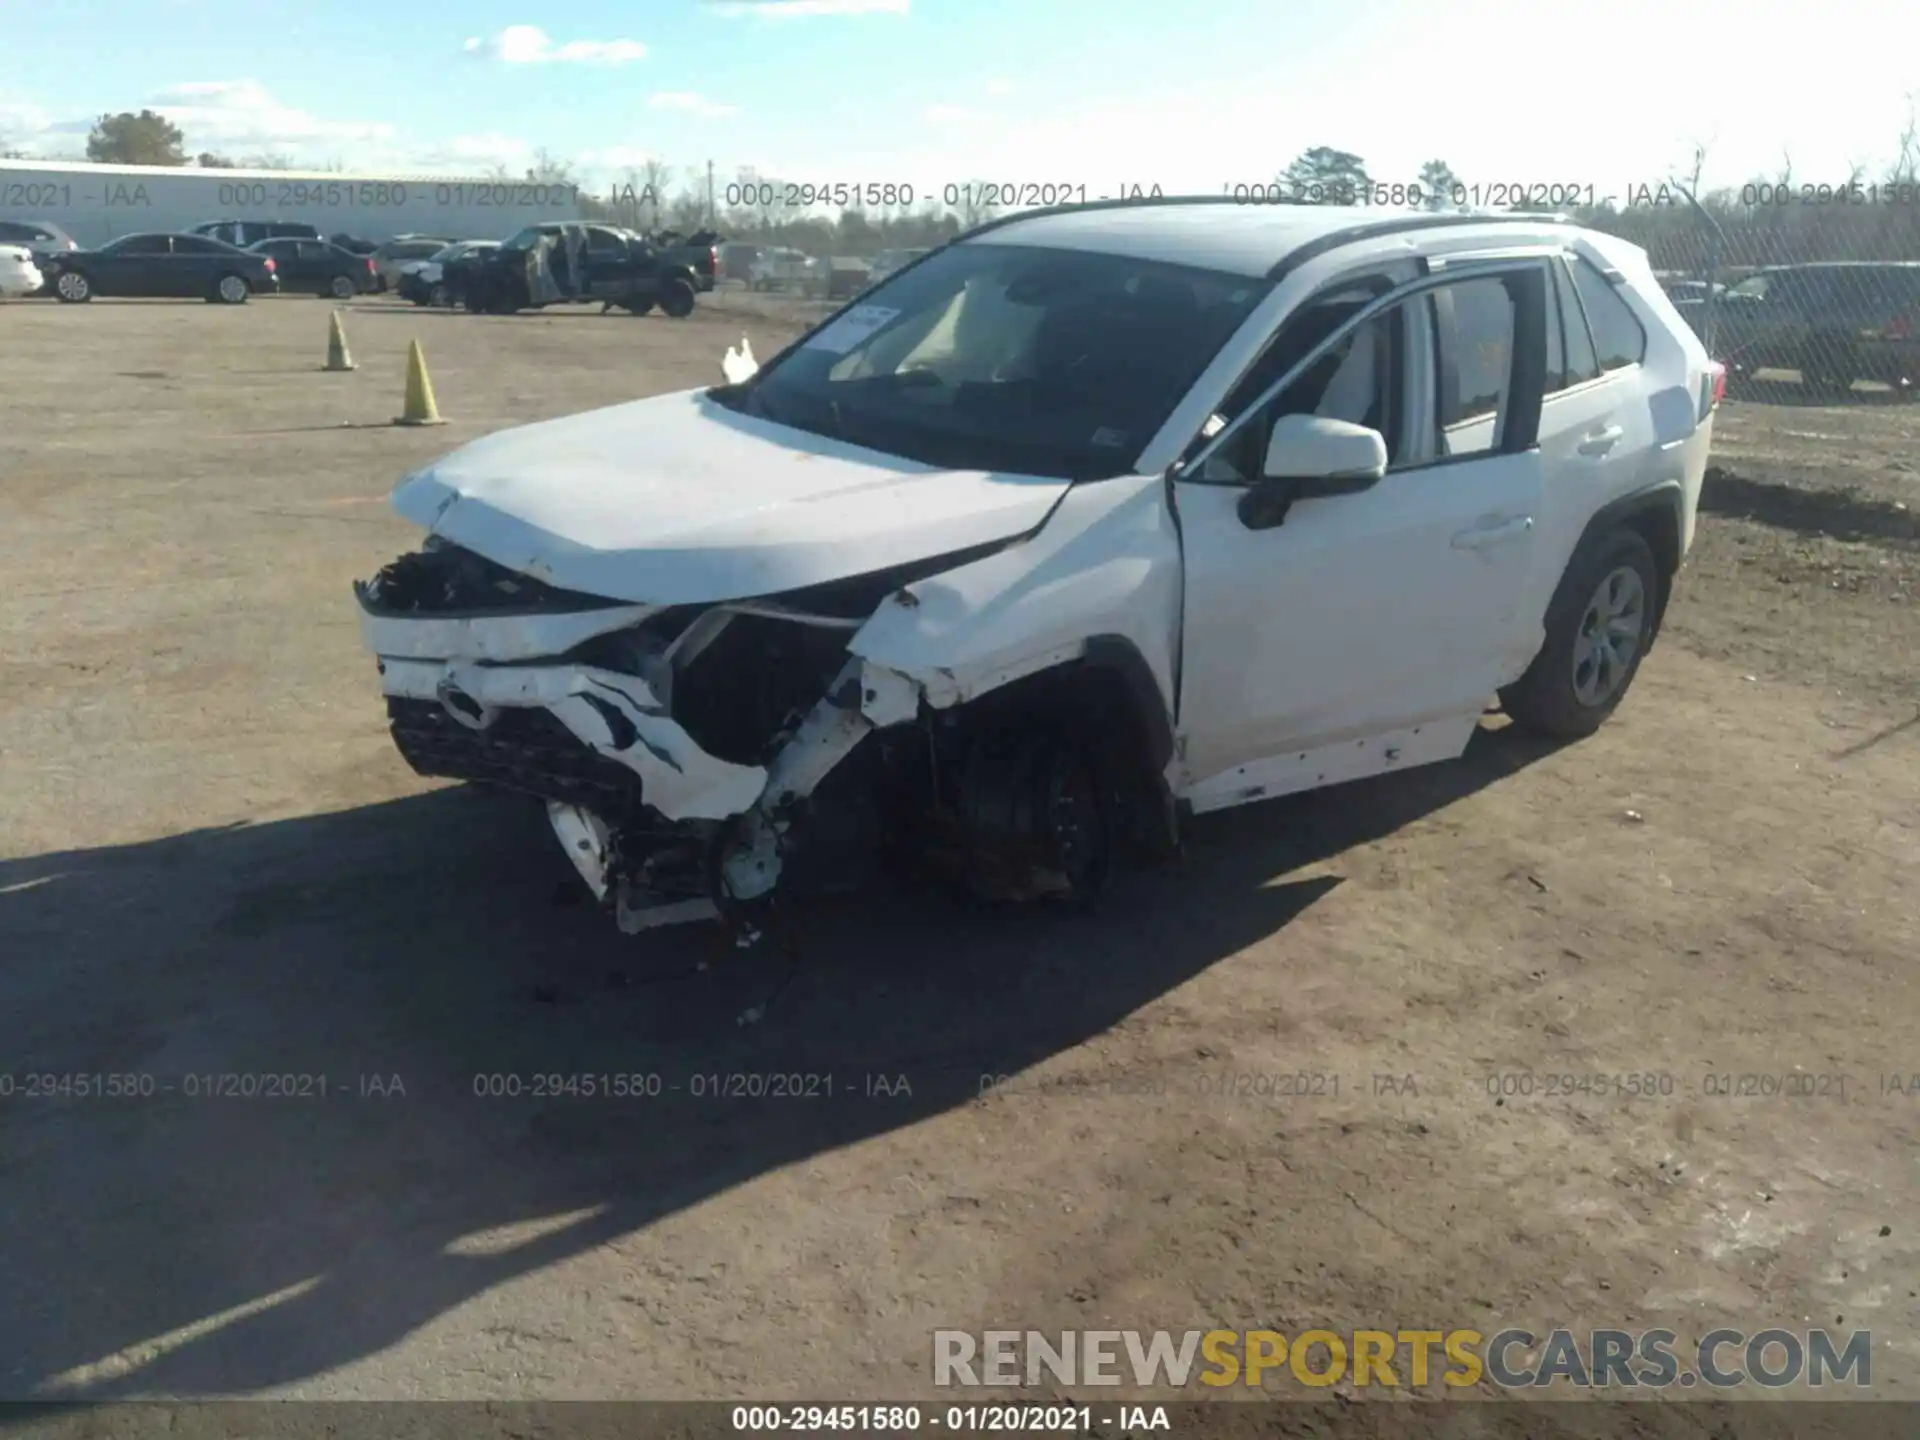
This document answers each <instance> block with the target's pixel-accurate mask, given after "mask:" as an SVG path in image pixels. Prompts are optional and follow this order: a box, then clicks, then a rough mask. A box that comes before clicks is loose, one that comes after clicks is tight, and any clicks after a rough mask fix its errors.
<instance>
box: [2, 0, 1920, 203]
mask: <svg viewBox="0 0 1920 1440" xmlns="http://www.w3.org/2000/svg"><path fill="white" fill-rule="evenodd" d="M57 8H58V13H59V23H58V24H46V25H26V26H18V27H10V33H9V34H8V43H7V45H6V46H5V47H4V49H3V50H0V148H17V149H24V150H27V151H29V152H32V153H47V152H61V151H78V150H79V149H80V148H81V147H82V146H83V144H84V138H85V130H86V127H87V124H88V122H89V121H90V119H91V118H92V117H93V116H94V115H96V114H98V113H99V112H101V111H104V110H121V109H137V108H139V107H141V106H143V105H150V106H153V107H155V108H158V109H162V110H165V111H166V112H167V113H169V114H170V115H172V117H173V118H174V119H175V120H176V121H177V122H178V123H179V124H181V126H182V127H183V128H184V129H185V130H186V132H187V138H188V143H189V145H190V147H192V148H195V149H200V148H206V149H214V150H219V151H221V152H223V153H227V154H247V153H259V152H277V153H282V154H286V155H289V156H291V157H293V158H295V159H296V160H298V161H301V162H311V163H315V164H324V163H328V162H339V163H342V164H344V165H346V166H347V167H348V168H350V169H355V170H358V169H362V168H366V169H396V170H414V171H418V170H440V171H460V172H467V173H477V172H479V171H483V170H485V169H486V168H488V167H490V166H491V165H493V164H495V163H505V164H508V165H511V166H514V167H516V168H520V167H523V166H524V165H525V163H526V162H527V160H528V159H529V158H530V157H531V156H532V155H533V153H534V152H535V151H537V150H539V149H546V150H548V151H550V152H552V153H555V154H557V155H561V156H564V157H567V158H568V159H570V160H572V161H573V162H574V163H575V164H576V165H577V166H579V167H581V168H582V169H583V170H584V171H585V172H586V174H587V176H588V177H589V178H591V179H592V180H594V181H595V182H596V183H605V182H606V181H608V180H610V179H612V178H614V177H616V176H617V175H619V174H621V173H622V172H625V171H627V170H628V169H630V168H631V167H633V166H635V165H637V164H639V163H640V162H641V161H642V160H643V159H645V158H647V157H655V158H657V159H658V160H661V161H664V162H665V163H667V164H668V165H670V166H672V167H674V171H675V176H676V179H680V178H683V177H684V176H685V175H688V174H691V173H692V172H693V171H694V170H695V169H699V170H704V167H705V164H706V162H707V161H709V160H711V161H713V162H714V163H715V165H716V168H717V170H718V172H719V174H720V175H721V176H722V177H723V179H724V178H730V177H732V176H735V175H737V174H739V173H740V172H741V171H743V170H746V169H751V170H754V171H756V172H758V173H759V174H761V175H766V176H774V177H778V178H781V179H789V180H810V181H816V182H835V181H847V182H869V181H871V182H882V183H885V182H893V183H906V184H912V185H914V186H915V187H916V189H918V190H920V191H922V192H925V191H928V190H930V189H933V188H935V187H938V186H940V185H942V184H945V183H947V182H960V181H966V180H975V179H995V180H1005V181H1022V182H1027V181H1053V182H1056V183H1059V184H1065V185H1073V186H1082V185H1084V186H1086V187H1088V190H1089V193H1090V194H1092V193H1103V192H1104V193H1111V192H1112V191H1113V190H1115V189H1116V188H1117V187H1119V186H1121V185H1129V184H1138V185H1142V186H1147V185H1152V184H1159V185H1161V186H1163V187H1164V188H1165V189H1167V190H1169V191H1174V190H1186V191H1193V190H1208V191H1213V190H1218V189H1220V188H1221V187H1222V186H1225V185H1231V184H1235V183H1246V182H1253V181H1260V180H1264V179H1267V178H1270V177H1271V176H1272V175H1273V174H1274V172H1276V171H1277V170H1278V169H1280V168H1281V167H1282V166H1284V165H1285V164H1286V162H1287V161H1288V160H1289V159H1290V158H1292V156H1293V155H1295V154H1296V153H1298V152H1299V151H1300V150H1301V149H1303V148H1305V147H1307V146H1309V145H1315V144H1326V145H1334V146H1338V147H1340V148H1343V149H1348V150H1353V151H1356V152H1358V153H1360V154H1361V155H1362V156H1363V157H1364V158H1365V159H1366V160H1367V162H1368V164H1369V167H1370V169H1371V170H1372V172H1373V174H1374V176H1375V178H1376V179H1401V178H1411V177H1412V175H1413V173H1414V172H1415V171H1416V170H1417V168H1418V166H1419V164H1420V162H1421V161H1423V160H1425V159H1428V158H1430V157H1433V156H1439V157H1440V158H1443V159H1445V160H1447V161H1448V162H1450V163H1451V164H1452V165H1453V167H1454V168H1455V170H1456V171H1458V172H1459V173H1460V174H1461V175H1462V176H1463V177H1465V178H1466V179H1468V180H1477V181H1482V182H1499V181H1505V182H1518V183H1528V184H1531V183H1537V182H1561V183H1573V184H1582V185H1584V184H1592V185H1594V186H1595V187H1596V192H1597V193H1598V194H1601V195H1605V194H1608V193H1618V192H1621V191H1623V190H1624V189H1625V188H1626V187H1628V186H1630V185H1633V184H1636V183H1639V182H1642V181H1646V180H1657V179H1658V178H1660V177H1661V176H1662V175H1666V174H1671V173H1674V172H1675V171H1676V170H1679V169H1683V168H1684V167H1685V166H1686V165H1687V164H1688V163H1689V162H1690V158H1691V155H1692V151H1693V147H1694V145H1695V144H1696V143H1698V144H1703V145H1705V146H1706V148H1707V179H1708V181H1709V182H1710V183H1711V182H1713V181H1719V182H1721V183H1736V184H1737V183H1739V182H1740V181H1743V180H1746V179H1750V178H1754V177H1755V176H1757V175H1762V174H1765V175H1772V174H1775V173H1777V172H1778V171H1779V170H1780V169H1781V167H1782V165H1783V164H1784V163H1786V161H1787V159H1788V158H1790V159H1791V163H1792V167H1793V173H1794V175H1795V177H1796V178H1797V179H1823V180H1824V179H1844V178H1846V175H1847V173H1848V171H1849V170H1850V169H1851V168H1852V167H1853V166H1854V165H1856V164H1858V165H1862V166H1865V167H1866V168H1867V170H1868V172H1869V175H1870V177H1872V176H1877V175H1879V174H1880V173H1881V172H1882V171H1883V170H1884V168H1885V166H1886V165H1887V164H1888V163H1889V162H1890V161H1891V160H1892V159H1893V157H1894V154H1895V152H1896V151H1897V149H1898V144H1899V137H1900V133H1901V129H1902V126H1903V124H1904V123H1905V121H1906V118H1907V116H1908V114H1909V113H1910V104H1911V93H1910V92H1911V89H1912V87H1913V86H1914V84H1915V82H1916V79H1920V77H1917V76H1916V75H1915V74H1914V73H1913V72H1912V68H1911V66H1910V64H1908V63H1907V57H1908V56H1909V54H1910V48H1909V47H1907V46H1905V45H1902V44H1894V43H1886V44H1874V43H1865V42H1864V41H1863V37H1872V36H1879V37H1882V38H1888V37H1889V31H1888V28H1887V25H1888V18H1889V16H1890V13H1891V12H1890V11H1889V10H1888V9H1887V7H1886V6H1885V4H1884V3H1883V0H1825V3H1823V4H1822V6H1821V12H1820V13H1821V23H1820V24H1819V26H1818V27H1810V26H1808V25H1807V24H1806V22H1805V20H1804V18H1803V16H1804V12H1803V9H1802V7H1800V6H1798V5H1794V6H1789V5H1787V4H1785V3H1784V0H1780V3H1776V0H1751V3H1748V4H1746V5H1743V6H1742V7H1740V8H1738V9H1737V10H1735V11H1727V12H1721V13H1722V14H1725V15H1727V16H1729V17H1730V18H1728V19H1726V20H1724V21H1721V22H1716V21H1714V20H1713V19H1712V18H1711V16H1710V15H1709V14H1708V13H1707V12H1702V11H1700V10H1698V9H1697V8H1696V9H1695V10H1692V11H1688V10H1686V9H1685V8H1683V7H1674V6H1672V5H1671V4H1670V3H1668V0H1609V3H1607V4H1605V5H1603V6H1602V5H1587V4H1571V5H1569V4H1561V5H1555V4H1553V3H1552V0H1456V3H1454V4H1452V5H1448V6H1433V5H1426V4H1420V3H1417V0H1194V3H1191V4H1186V5H1174V4H1168V3H1166V0H1022V3H1001V0H758V3H756V0H737V3H732V4H726V3H709V0H627V3H623V4H614V3H610V0H572V3H569V4H567V5H564V6H552V7H542V6H528V5H526V4H525V3H523V0H476V3H469V4H466V5H464V6H445V7H434V6H413V5H396V4H392V3H390V0H379V3H376V0H300V3H296V4H288V5H262V4H260V3H259V0H60V4H59V6H58V7H57ZM75 36H86V37H91V39H90V40H89V42H88V43H87V44H85V45H84V46H83V47H82V49H81V51H80V52H78V53H77V54H76V51H75V49H74V46H73V44H72V41H73V37H75Z"/></svg>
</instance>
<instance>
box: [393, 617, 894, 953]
mask: <svg viewBox="0 0 1920 1440" xmlns="http://www.w3.org/2000/svg"><path fill="white" fill-rule="evenodd" d="M360 599H361V611H362V617H361V627H362V634H363V638H364V639H365V641H366V643H367V646H368V648H369V649H370V650H372V651H373V653H374V654H375V656H376V657H377V658H378V662H379V671H380V680H381V689H382V691H383V693H384V694H385V696H386V698H387V702H388V711H389V716H390V721H391V728H392V733H393V737H394V742H395V744H396V745H397V746H398V748H399V750H400V752H401V754H402V755H403V756H404V757H405V758H406V760H407V761H408V763H409V764H411V765H412V766H413V768H414V769H415V770H416V771H418V772H420V773H421V774H424V775H433V776H441V777H447V778H455V779H467V780H478V781H484V782H488V783H492V784H497V785H502V786H505V787H507V788H511V789H516V790H520V791H523V792H525V793H528V794H531V795H535V796H538V797H540V798H541V799H543V800H545V801H546V802H547V813H548V818H549V820H550V822H551V824H552V826H553V829H554V832H555V834H556V836H557V837H558V838H559V840H560V842H561V845H562V847H563V848H564V849H565V851H566V853H567V856H568V858H569V859H570V860H571V861H572V862H573V864H574V866H575V868H576V869H578V870H579V872H580V874H581V877H582V878H583V879H584V880H585V881H586V882H587V884H588V885H589V887H590V888H592V890H593V891H594V893H595V895H596V896H597V897H599V898H600V899H601V900H603V901H609V902H610V903H612V904H613V905H614V908H615V910H616V913H617V915H618V918H619V920H620V924H621V928H622V929H624V930H628V931H636V930H642V929H648V928H651V927H653V926H655V925H662V924H673V923H678V922H682V921H689V920H700V919H707V918H712V917H713V916H714V915H715V914H717V913H718V908H717V907H716V905H715V904H714V903H713V901H712V899H711V898H688V897H687V896H686V895H685V894H684V893H682V894H677V895H674V896H672V897H671V898H669V897H667V896H663V895H658V894H650V893H648V892H647V891H646V888H645V887H644V886H634V885H629V884H628V883H627V877H626V875H625V873H624V870H623V867H622V859H621V857H620V856H619V854H618V853H617V851H618V850H619V848H620V847H619V833H620V832H621V831H622V830H623V829H627V828H629V827H631V828H635V829H640V830H646V831H650V832H655V833H657V832H659V831H660V830H662V829H663V828H665V829H670V830H675V831H685V832H686V833H687V834H688V835H689V836H698V837H700V838H701V839H702V840H703V841H704V840H707V839H714V838H716V837H718V835H719V832H721V831H722V830H723V829H724V830H725V832H726V837H725V840H724V842H723V845H722V848H721V849H720V850H719V851H718V852H717V859H716V865H715V869H714V872H713V873H714V874H715V875H717V876H718V877H719V882H718V883H719V885H720V887H721V888H723V889H724V891H725V893H726V894H727V895H728V897H729V899H732V900H743V901H744V900H752V899H757V898H759V897H760V896H762V895H764V894H766V893H767V892H768V891H770V890H771V889H772V888H773V886H774V884H775V883H776V882H777V880H778V877H779V873H780V868H781V861H780V854H781V849H782V842H783V837H784V833H785V830H786V826H787V823H788V821H787V815H788V809H789V807H790V805H791V804H792V802H794V801H797V800H800V799H804V798H805V797H806V796H808V795H810V794H811V793H812V791H813V789H814V788H815V787H816V786H817V785H818V784H819V783H820V782H821V781H822V780H823V779H825V777H826V775H827V774H828V773H829V772H830V771H831V770H832V769H833V768H834V767H835V766H836V765H837V764H838V763H839V762H840V761H841V760H842V759H844V758H845V756H846V755H847V754H848V753H849V752H850V751H851V750H852V749H853V748H854V746H855V745H856V744H858V742H859V741H860V740H861V739H862V738H864V736H866V735H867V734H868V733H870V732H871V731H873V730H875V729H878V728H883V727H885V726H889V725H896V724H901V723H904V722H906V721H909V720H911V719H913V718H914V717H915V716H916V715H917V714H918V713H919V707H920V701H921V691H920V689H919V687H918V685H917V684H916V683H915V682H914V681H912V680H911V679H909V678H908V677H906V676H905V675H902V674H899V673H898V672H895V671H892V670H888V669H886V668H885V667H881V666H876V665H872V664H869V663H866V662H863V661H861V660H859V659H858V658H857V657H852V656H849V657H847V659H846V662H845V664H844V666H843V668H842V669H841V671H840V673H839V674H838V675H837V676H836V677H835V679H834V681H833V683H832V684H831V685H830V686H829V687H828V689H827V692H826V694H825V695H824V696H823V697H822V698H821V699H820V700H819V701H818V703H817V704H816V705H815V706H814V707H813V709H812V710H811V711H810V712H809V713H807V715H806V716H805V717H804V719H802V721H801V722H800V724H799V725H798V726H797V727H796V728H795V729H794V730H793V732H792V733H791V735H790V736H789V737H788V738H787V739H786V741H785V743H784V744H782V745H780V747H779V748H778V749H777V750H775V751H774V752H773V753H772V756H771V758H770V760H769V762H768V763H767V764H766V765H764V766H763V765H744V764H737V763H734V762H732V761H729V760H726V759H722V758H720V757H718V756H716V755H713V754H711V753H710V752H709V751H707V750H706V749H705V748H703V747H702V746H701V745H700V743H699V742H698V741H697V740H695V739H694V737H693V736H692V735H691V734H689V733H688V731H687V730H686V729H685V727H683V726H682V725H681V724H680V723H679V722H678V721H677V720H675V719H674V718H673V715H672V714H671V713H670V708H669V703H668V701H669V700H670V690H671V686H672V683H673V681H672V674H673V671H672V668H671V658H672V648H673V647H669V648H668V650H667V652H665V654H664V655H663V656H662V657H661V659H660V661H659V664H658V665H657V666H656V667H655V669H656V670H661V671H662V673H660V674H659V675H658V676H657V679H656V682H655V683H649V680H648V679H647V678H644V677H642V676H640V675H636V674H631V673H627V672H625V671H621V670H614V669H609V668H606V667H605V666H601V665H594V664H588V663H582V662H580V661H578V660H577V659H567V658H556V657H561V656H565V655H567V654H568V653H569V652H571V651H573V650H575V649H576V648H577V647H578V646H579V645H581V644H582V643H584V642H585V641H588V640H593V639H595V638H597V637H599V636H602V635H608V634H611V633H613V632H615V631H620V630H626V629H631V628H633V627H636V626H639V625H641V624H643V623H644V622H645V620H646V619H647V618H648V616H649V615H650V614H651V613H653V612H652V611H651V609H650V607H646V606H616V607H607V608H603V609H598V610H585V611H572V612H554V613H545V614H533V615H512V614H507V615H482V616H418V615H393V614H386V613H381V612H380V611H379V610H378V609H377V608H375V607H374V606H373V605H372V604H371V603H370V601H369V596H368V594H367V593H366V592H365V591H364V589H363V591H362V593H361V596H360ZM724 608H725V607H716V611H715V612H711V613H713V615H714V619H715V620H716V621H719V622H721V623H724V619H725V617H724V615H722V614H720V613H719V612H720V611H721V610H722V609H724ZM700 623H701V622H698V621H696V622H695V626H694V627H689V629H688V631H686V632H684V633H686V634H688V635H692V634H694V633H695V628H696V627H698V626H699V625H700ZM717 628H718V626H717V625H713V626H709V629H710V630H715V631H717ZM662 667H664V669H662ZM640 668H646V667H645V666H641V667H640ZM654 673H655V671H653V670H650V671H649V674H654ZM663 691H666V692H669V693H668V694H666V695H663V694H662V693H661V692H663ZM717 822H724V824H722V823H717Z"/></svg>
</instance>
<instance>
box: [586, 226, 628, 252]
mask: <svg viewBox="0 0 1920 1440" xmlns="http://www.w3.org/2000/svg"><path fill="white" fill-rule="evenodd" d="M626 248H627V247H626V243H625V242H624V241H622V240H621V238H620V237H619V236H618V235H616V234H614V233H613V231H611V230H603V229H601V228H600V227H599V226H598V225H589V226H588V227H587V249H588V250H589V251H590V252H591V253H592V254H595V255H617V254H619V253H620V252H621V251H622V250H624V249H626Z"/></svg>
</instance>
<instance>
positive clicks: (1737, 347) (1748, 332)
mask: <svg viewBox="0 0 1920 1440" xmlns="http://www.w3.org/2000/svg"><path fill="white" fill-rule="evenodd" d="M1662 198H1663V200H1667V201H1670V203H1657V204H1651V205H1636V206H1632V207H1629V208H1628V209H1626V210H1624V211H1620V212H1615V213H1604V214H1600V215H1588V216H1583V217H1582V218H1583V219H1585V220H1586V222H1587V223H1589V224H1591V225H1593V226H1595V227H1596V228H1599V229H1605V230H1608V231H1611V232H1613V233H1614V234H1617V235H1620V236H1621V237H1623V238H1625V239H1628V240H1631V241H1633V242H1634V243H1635V244H1637V245H1640V246H1643V247H1644V248H1645V249H1646V250H1647V252H1648V254H1649V255H1650V256H1651V257H1652V260H1653V264H1654V268H1655V269H1656V270H1657V271H1658V272H1659V273H1660V277H1661V281H1662V283H1663V284H1664V285H1665V287H1666V289H1667V293H1668V295H1669V296H1670V297H1671V298H1672V299H1673V301H1674V304H1675V306H1676V307H1677V308H1678V309H1679V311H1680V313H1681V314H1682V315H1684V316H1685V317H1686V318H1687V321H1688V323H1689V324H1691V325H1692V326H1693V327H1694V329H1695V330H1696V331H1698V332H1699V334H1700V335H1701V337H1702V339H1704V340H1705V341H1706V342H1707V346H1708V348H1709V349H1710V350H1711V351H1712V352H1713V354H1714V355H1715V356H1716V357H1717V358H1719V359H1721V360H1724V361H1725V362H1726V364H1727V367H1728V375H1729V380H1730V382H1731V383H1732V384H1733V385H1734V386H1735V387H1737V388H1739V389H1744V390H1745V391H1746V392H1747V393H1751V394H1764V393H1767V392H1768V391H1769V390H1771V389H1773V388H1774V387H1781V388H1783V389H1784V387H1787V386H1798V387H1799V388H1800V390H1801V391H1802V392H1803V393H1804V394H1806V395H1809V396H1817V397H1818V398H1820V399H1822V400H1824V401H1827V402H1829V403H1843V402H1846V401H1865V400H1867V399H1868V398H1869V397H1877V398H1885V397H1886V395H1887V392H1889V391H1892V392H1897V393H1898V394H1901V395H1910V394H1911V393H1912V391H1913V387H1914V386H1915V384H1916V382H1920V184H1915V183H1906V184H1898V183H1896V184H1891V185H1888V184H1867V183H1864V182H1863V183H1861V184H1857V185H1789V184H1775V183H1771V182H1764V183H1757V184H1751V185H1745V186H1742V187H1741V188H1740V189H1739V191H1737V192H1734V193H1733V194H1731V195H1729V194H1724V193H1723V194H1720V195H1716V196H1709V197H1706V198H1705V199H1704V200H1702V201H1699V202H1696V201H1694V200H1693V199H1691V198H1690V197H1689V196H1688V194H1687V193H1686V191H1685V190H1684V189H1681V188H1678V187H1672V188H1670V189H1668V190H1667V191H1665V192H1662Z"/></svg>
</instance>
